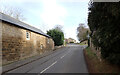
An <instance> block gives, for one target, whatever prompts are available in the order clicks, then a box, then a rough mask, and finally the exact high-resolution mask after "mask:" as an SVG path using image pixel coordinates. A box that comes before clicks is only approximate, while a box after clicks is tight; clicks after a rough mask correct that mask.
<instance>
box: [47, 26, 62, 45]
mask: <svg viewBox="0 0 120 75" xmlns="http://www.w3.org/2000/svg"><path fill="white" fill-rule="evenodd" d="M47 35H49V36H51V37H52V39H53V40H54V42H55V46H60V45H63V44H64V33H63V31H62V28H61V26H60V25H57V26H56V27H55V28H54V29H51V30H49V31H47Z"/></svg>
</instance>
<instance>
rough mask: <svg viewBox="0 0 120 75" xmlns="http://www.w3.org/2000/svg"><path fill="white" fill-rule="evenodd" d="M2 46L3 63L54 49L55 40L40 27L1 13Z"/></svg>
mask: <svg viewBox="0 0 120 75" xmlns="http://www.w3.org/2000/svg"><path fill="white" fill-rule="evenodd" d="M0 32H1V33H0V38H2V40H0V46H2V47H0V48H1V49H2V60H3V63H7V62H8V61H16V60H21V59H24V58H27V57H31V56H34V55H39V54H42V53H44V52H46V51H50V50H53V49H54V41H53V39H52V38H51V37H50V36H48V35H47V34H45V33H43V32H42V31H41V30H40V29H37V28H35V27H32V26H30V25H28V24H25V23H23V22H21V21H19V20H16V19H14V18H12V17H10V16H8V15H5V14H2V13H0Z"/></svg>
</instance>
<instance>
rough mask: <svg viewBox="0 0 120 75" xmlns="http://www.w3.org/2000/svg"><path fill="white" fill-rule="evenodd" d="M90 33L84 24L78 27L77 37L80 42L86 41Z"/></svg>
mask: <svg viewBox="0 0 120 75" xmlns="http://www.w3.org/2000/svg"><path fill="white" fill-rule="evenodd" d="M88 32H89V29H88V28H85V25H84V24H83V23H81V24H79V27H77V37H78V39H79V41H82V40H86V39H87V35H88Z"/></svg>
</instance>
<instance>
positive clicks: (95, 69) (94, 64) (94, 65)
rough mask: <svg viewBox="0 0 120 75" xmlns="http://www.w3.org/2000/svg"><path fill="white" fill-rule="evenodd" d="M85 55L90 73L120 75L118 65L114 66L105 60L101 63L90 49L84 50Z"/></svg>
mask: <svg viewBox="0 0 120 75" xmlns="http://www.w3.org/2000/svg"><path fill="white" fill-rule="evenodd" d="M84 55H85V59H86V63H87V66H88V71H89V73H113V74H112V75H117V74H114V73H120V68H119V66H118V65H113V64H111V63H109V62H108V61H106V60H104V59H102V61H100V60H99V59H98V57H97V55H96V53H95V52H94V51H92V49H91V48H90V47H87V48H86V49H85V50H84Z"/></svg>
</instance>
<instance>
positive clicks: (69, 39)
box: [65, 38, 76, 43]
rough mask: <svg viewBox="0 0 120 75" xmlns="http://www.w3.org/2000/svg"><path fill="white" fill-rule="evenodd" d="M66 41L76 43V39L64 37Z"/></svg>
mask: <svg viewBox="0 0 120 75" xmlns="http://www.w3.org/2000/svg"><path fill="white" fill-rule="evenodd" d="M65 41H66V43H76V40H74V39H72V38H68V39H65Z"/></svg>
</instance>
